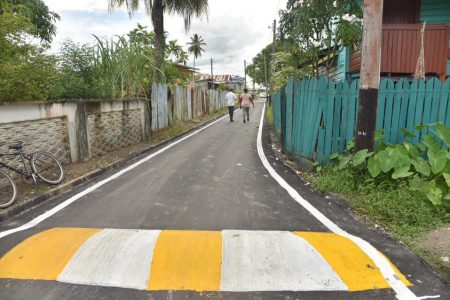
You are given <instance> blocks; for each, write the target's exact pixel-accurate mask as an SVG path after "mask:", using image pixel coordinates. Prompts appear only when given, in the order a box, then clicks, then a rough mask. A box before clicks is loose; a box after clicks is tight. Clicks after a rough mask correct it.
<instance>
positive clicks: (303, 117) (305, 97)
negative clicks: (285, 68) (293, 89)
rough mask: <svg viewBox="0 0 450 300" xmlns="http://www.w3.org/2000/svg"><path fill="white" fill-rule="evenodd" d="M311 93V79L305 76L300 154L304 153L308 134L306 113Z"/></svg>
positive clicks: (301, 100)
mask: <svg viewBox="0 0 450 300" xmlns="http://www.w3.org/2000/svg"><path fill="white" fill-rule="evenodd" d="M308 95H309V81H308V80H307V79H306V78H305V79H303V80H302V81H301V94H300V107H301V109H300V118H301V119H300V133H299V146H298V154H299V155H303V153H304V145H305V136H306V113H307V105H306V104H307V99H308Z"/></svg>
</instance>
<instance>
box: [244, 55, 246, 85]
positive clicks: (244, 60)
mask: <svg viewBox="0 0 450 300" xmlns="http://www.w3.org/2000/svg"><path fill="white" fill-rule="evenodd" d="M244 88H247V61H246V60H245V59H244Z"/></svg>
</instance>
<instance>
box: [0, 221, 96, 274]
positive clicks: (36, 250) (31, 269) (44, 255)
mask: <svg viewBox="0 0 450 300" xmlns="http://www.w3.org/2000/svg"><path fill="white" fill-rule="evenodd" d="M100 230H101V229H95V228H54V229H50V230H46V231H43V232H40V233H38V234H36V235H33V236H32V237H30V238H28V239H26V240H25V241H23V242H22V243H20V244H19V245H17V246H16V247H15V248H13V249H12V250H11V251H9V252H8V253H7V254H6V255H5V256H3V257H2V258H1V259H0V278H16V279H35V280H56V278H57V277H58V275H59V274H60V273H61V272H62V270H63V269H64V267H65V266H66V264H67V263H68V262H69V260H70V259H71V258H72V256H73V255H74V254H75V252H76V251H77V250H78V248H79V247H80V246H81V245H82V244H83V243H84V242H85V241H86V240H87V239H88V238H90V237H91V236H92V235H94V234H95V233H97V232H98V231H100Z"/></svg>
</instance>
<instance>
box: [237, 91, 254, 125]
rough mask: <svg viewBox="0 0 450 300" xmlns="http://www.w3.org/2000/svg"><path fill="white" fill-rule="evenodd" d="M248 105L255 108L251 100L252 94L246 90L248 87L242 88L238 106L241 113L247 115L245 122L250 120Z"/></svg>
mask: <svg viewBox="0 0 450 300" xmlns="http://www.w3.org/2000/svg"><path fill="white" fill-rule="evenodd" d="M250 105H253V108H255V103H254V102H253V99H252V95H251V94H250V93H249V92H248V89H247V88H245V89H244V93H243V94H242V95H241V96H240V97H239V106H240V107H241V108H242V115H243V116H244V123H245V116H247V122H249V121H250Z"/></svg>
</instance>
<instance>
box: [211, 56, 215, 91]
mask: <svg viewBox="0 0 450 300" xmlns="http://www.w3.org/2000/svg"><path fill="white" fill-rule="evenodd" d="M211 89H212V90H213V89H214V76H213V59H212V58H211Z"/></svg>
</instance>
